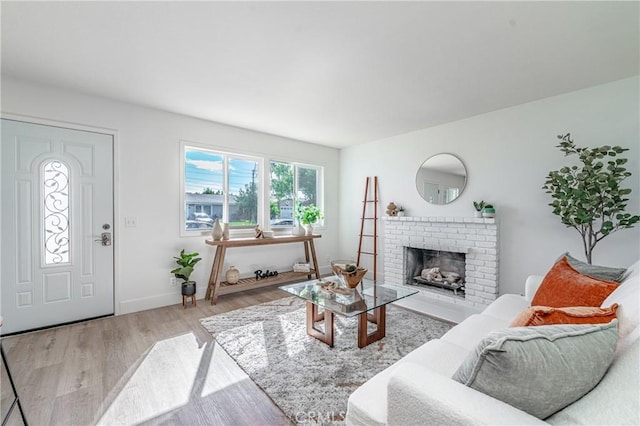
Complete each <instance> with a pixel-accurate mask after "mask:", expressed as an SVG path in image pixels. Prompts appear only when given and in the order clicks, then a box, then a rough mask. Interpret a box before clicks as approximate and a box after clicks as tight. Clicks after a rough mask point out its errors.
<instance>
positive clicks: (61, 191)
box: [42, 160, 69, 265]
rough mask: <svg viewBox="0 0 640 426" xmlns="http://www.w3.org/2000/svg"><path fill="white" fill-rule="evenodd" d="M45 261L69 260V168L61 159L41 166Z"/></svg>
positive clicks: (58, 263) (58, 261)
mask: <svg viewBox="0 0 640 426" xmlns="http://www.w3.org/2000/svg"><path fill="white" fill-rule="evenodd" d="M42 187H43V192H42V199H43V201H42V204H43V207H44V215H43V218H44V223H43V229H44V236H43V238H44V244H43V246H44V263H45V265H60V264H63V263H69V168H68V167H67V166H66V165H65V164H63V163H61V162H60V161H57V160H53V161H49V162H47V163H45V164H44V167H43V169H42Z"/></svg>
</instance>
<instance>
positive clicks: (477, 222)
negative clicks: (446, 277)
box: [382, 216, 499, 307]
mask: <svg viewBox="0 0 640 426" xmlns="http://www.w3.org/2000/svg"><path fill="white" fill-rule="evenodd" d="M382 225H383V245H384V247H383V256H384V259H383V265H384V266H383V270H384V279H385V282H388V283H390V284H399V285H405V284H406V283H404V282H403V281H404V279H405V278H404V277H405V274H404V268H405V257H404V250H405V247H413V248H420V249H430V250H441V251H451V252H458V253H465V254H466V266H465V278H466V284H465V287H466V290H465V299H464V300H463V301H462V302H461V301H460V300H461V299H460V298H458V297H455V296H453V295H451V296H450V297H448V296H443V295H441V294H439V295H438V298H445V299H447V298H448V299H450V301H452V302H454V303H465V304H468V305H470V306H474V307H484V306H486V305H489V304H490V303H491V302H492V301H494V300H495V299H496V298H497V296H498V271H499V268H498V247H499V244H498V224H497V222H496V219H483V218H474V217H441V216H438V217H435V216H434V217H406V216H405V217H393V216H386V217H383V218H382ZM422 291H426V292H428V291H429V290H428V289H422Z"/></svg>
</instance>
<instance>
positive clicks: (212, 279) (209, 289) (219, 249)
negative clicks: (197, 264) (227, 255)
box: [204, 246, 222, 300]
mask: <svg viewBox="0 0 640 426" xmlns="http://www.w3.org/2000/svg"><path fill="white" fill-rule="evenodd" d="M220 254H222V247H220V246H217V247H216V253H215V254H214V255H213V262H212V264H211V272H210V273H209V284H208V285H207V293H206V294H205V295H204V298H205V300H209V298H210V297H211V294H212V293H213V289H214V286H215V283H216V273H217V271H218V263H220Z"/></svg>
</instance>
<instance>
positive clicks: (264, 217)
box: [178, 139, 326, 238]
mask: <svg viewBox="0 0 640 426" xmlns="http://www.w3.org/2000/svg"><path fill="white" fill-rule="evenodd" d="M188 148H192V149H194V150H200V151H206V152H210V153H214V154H219V155H224V156H225V158H226V159H225V161H224V162H223V170H224V173H223V187H224V191H223V192H224V203H223V216H222V217H223V221H224V220H227V219H228V217H229V191H228V158H237V159H243V160H249V161H256V162H257V163H258V176H259V181H258V185H257V192H258V203H257V204H258V212H257V223H258V225H259V226H260V229H262V230H273V231H274V232H276V234H277V235H287V234H289V233H290V231H291V228H292V227H291V226H275V227H273V228H272V227H271V225H270V217H271V216H270V201H271V163H272V162H277V163H286V164H292V165H293V166H294V200H297V192H298V186H297V177H296V175H297V167H303V168H307V169H314V170H316V191H317V194H316V205H317V206H318V208H320V210H321V211H322V212H323V213H325V211H324V200H325V197H324V168H325V167H324V165H322V164H309V163H305V162H303V161H296V160H293V159H291V158H272V157H270V156H269V155H266V154H264V153H262V154H261V153H255V152H246V151H242V150H230V149H229V148H228V147H220V146H215V145H210V144H206V143H201V142H195V141H191V140H187V139H181V140H180V148H179V150H180V155H179V157H178V158H179V161H180V179H179V194H180V197H179V215H180V217H179V218H180V220H179V224H178V226H179V235H180V236H181V237H202V236H209V235H211V232H212V230H211V229H197V228H196V229H186V220H187V219H186V215H185V208H186V206H185V189H186V188H185V184H186V176H185V171H186V162H185V159H186V158H185V155H186V150H187V149H188ZM325 225H326V224H325V219H324V216H323V218H322V219H320V221H319V222H318V223H317V224H316V225H314V228H316V229H325ZM230 235H231V236H232V237H235V238H242V237H253V236H255V232H254V229H253V228H232V229H230Z"/></svg>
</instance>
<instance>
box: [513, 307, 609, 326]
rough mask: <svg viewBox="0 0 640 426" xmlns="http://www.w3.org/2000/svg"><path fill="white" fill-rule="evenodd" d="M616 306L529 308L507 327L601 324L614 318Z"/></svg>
mask: <svg viewBox="0 0 640 426" xmlns="http://www.w3.org/2000/svg"><path fill="white" fill-rule="evenodd" d="M617 309H618V304H617V303H614V304H613V305H611V306H610V307H608V308H594V307H592V306H571V307H567V308H552V307H550V306H531V307H530V308H527V309H525V310H524V311H522V312H521V313H520V315H518V316H517V317H516V318H515V319H514V320H513V321H512V322H511V324H510V325H509V327H527V326H539V325H551V324H603V323H607V322H611V320H613V319H615V318H616V310H617Z"/></svg>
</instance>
